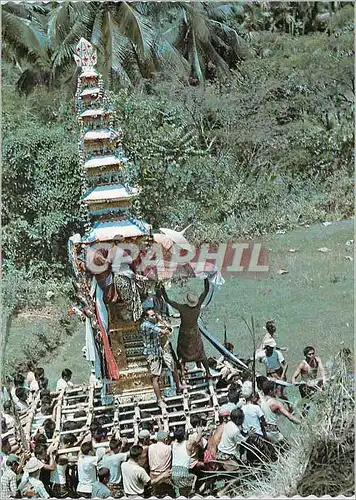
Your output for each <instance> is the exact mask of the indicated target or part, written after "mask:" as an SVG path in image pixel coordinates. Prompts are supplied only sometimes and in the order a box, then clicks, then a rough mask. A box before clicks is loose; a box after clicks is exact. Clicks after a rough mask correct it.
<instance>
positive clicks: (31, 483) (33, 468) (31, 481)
mask: <svg viewBox="0 0 356 500" xmlns="http://www.w3.org/2000/svg"><path fill="white" fill-rule="evenodd" d="M42 467H44V463H43V462H41V461H40V460H38V459H37V458H36V457H31V458H30V460H29V461H28V462H27V464H26V465H25V467H24V472H25V474H24V477H23V479H22V481H21V484H20V486H19V490H20V491H21V494H22V496H23V497H26V496H31V497H32V496H36V497H38V498H49V494H48V493H47V491H46V488H45V487H44V484H43V483H42V481H40V479H39V475H40V471H41V469H42ZM33 493H34V495H33Z"/></svg>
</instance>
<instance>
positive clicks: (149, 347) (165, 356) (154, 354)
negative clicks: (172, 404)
mask: <svg viewBox="0 0 356 500" xmlns="http://www.w3.org/2000/svg"><path fill="white" fill-rule="evenodd" d="M157 321H158V317H157V314H156V312H155V311H154V310H153V309H148V310H147V311H145V313H144V321H143V323H141V326H140V333H141V336H142V339H143V346H144V351H143V353H144V355H145V356H147V362H148V365H149V368H150V372H151V376H152V386H153V390H154V392H155V395H156V397H157V403H158V405H159V406H161V407H162V406H163V407H164V406H165V403H164V402H163V400H162V394H161V389H160V387H159V378H160V376H161V374H162V370H163V366H164V365H165V366H166V367H167V368H168V369H169V370H170V371H171V372H172V373H173V379H174V382H175V384H176V387H177V392H181V391H182V387H181V385H180V381H179V376H178V371H177V367H176V365H175V363H174V360H173V356H172V353H171V347H170V343H169V342H168V339H167V336H168V334H169V332H170V330H169V328H167V327H164V328H162V327H160V326H158V325H157Z"/></svg>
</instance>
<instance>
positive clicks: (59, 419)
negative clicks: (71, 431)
mask: <svg viewBox="0 0 356 500" xmlns="http://www.w3.org/2000/svg"><path fill="white" fill-rule="evenodd" d="M64 393H65V388H64V389H62V390H61V392H60V393H59V396H58V401H57V405H56V407H55V411H56V420H55V422H56V427H55V432H56V434H58V435H59V433H60V432H61V422H62V404H63V398H64Z"/></svg>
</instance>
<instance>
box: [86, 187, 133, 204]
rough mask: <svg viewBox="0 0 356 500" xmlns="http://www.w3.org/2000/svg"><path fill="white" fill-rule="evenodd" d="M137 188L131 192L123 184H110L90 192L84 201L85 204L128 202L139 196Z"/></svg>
mask: <svg viewBox="0 0 356 500" xmlns="http://www.w3.org/2000/svg"><path fill="white" fill-rule="evenodd" d="M138 192H139V191H138V189H137V188H131V189H130V191H129V190H128V189H127V188H126V187H125V186H123V185H122V184H110V185H106V186H97V187H96V188H95V189H93V190H92V191H90V192H89V194H88V195H87V196H85V198H83V201H84V202H85V203H89V204H90V203H99V202H105V201H107V202H110V201H116V200H128V199H130V198H132V197H134V196H137V195H138Z"/></svg>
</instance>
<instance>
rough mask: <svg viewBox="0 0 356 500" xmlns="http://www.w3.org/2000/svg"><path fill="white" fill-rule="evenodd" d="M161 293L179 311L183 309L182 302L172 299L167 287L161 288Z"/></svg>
mask: <svg viewBox="0 0 356 500" xmlns="http://www.w3.org/2000/svg"><path fill="white" fill-rule="evenodd" d="M161 293H162V297H163V298H164V300H165V301H166V302H167V304H169V305H171V306H172V307H174V309H177V311H180V310H181V307H182V304H178V302H175V301H174V300H170V299H169V297H168V295H167V292H166V289H165V288H164V287H162V288H161Z"/></svg>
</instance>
